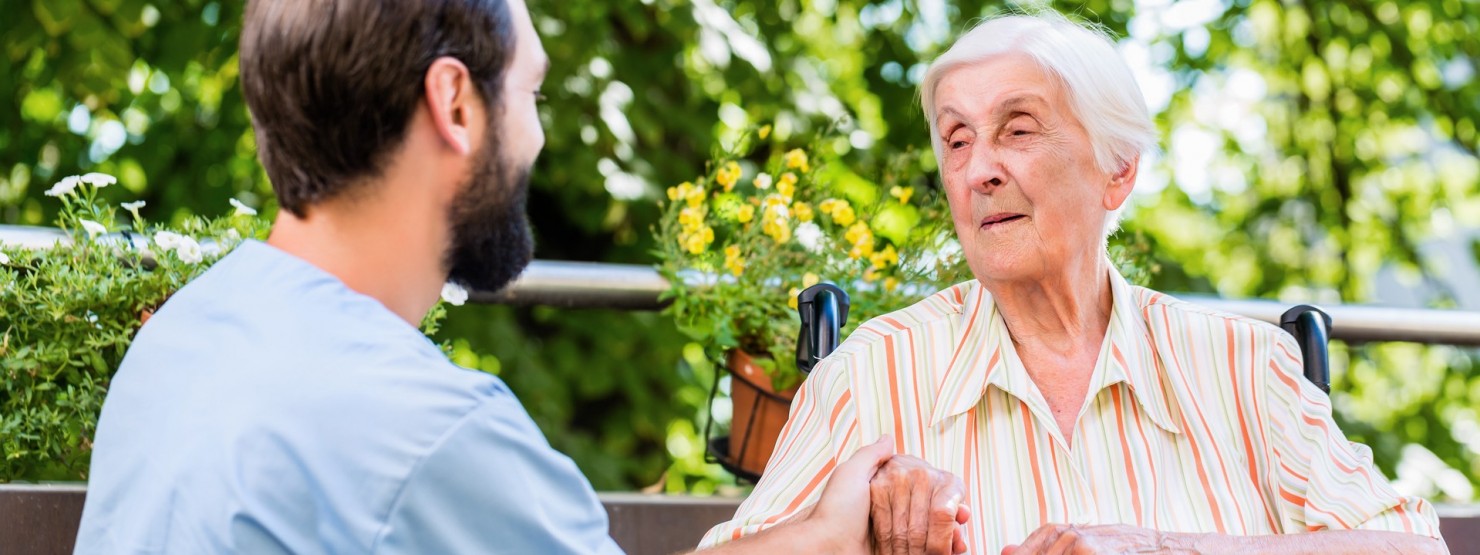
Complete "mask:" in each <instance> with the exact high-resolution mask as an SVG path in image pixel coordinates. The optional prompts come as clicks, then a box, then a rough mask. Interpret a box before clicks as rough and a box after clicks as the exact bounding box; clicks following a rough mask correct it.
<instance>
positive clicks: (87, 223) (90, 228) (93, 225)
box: [77, 219, 108, 237]
mask: <svg viewBox="0 0 1480 555" xmlns="http://www.w3.org/2000/svg"><path fill="white" fill-rule="evenodd" d="M77 223H80V224H82V229H84V230H87V236H88V237H97V236H98V234H99V233H107V232H108V228H106V227H103V224H100V223H98V222H95V221H92V220H82V219H79V220H77Z"/></svg>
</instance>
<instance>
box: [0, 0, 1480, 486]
mask: <svg viewBox="0 0 1480 555" xmlns="http://www.w3.org/2000/svg"><path fill="white" fill-rule="evenodd" d="M529 3H530V9H531V11H532V12H533V13H534V16H535V23H536V26H537V28H538V29H539V31H540V33H541V35H542V37H543V39H544V44H545V48H546V50H547V51H548V52H549V54H550V57H551V59H552V60H553V62H554V66H553V68H552V71H551V73H550V76H549V79H548V80H547V82H546V86H545V88H544V93H545V94H546V95H548V96H549V101H548V102H547V103H546V104H545V105H543V106H542V107H541V118H542V120H543V122H544V125H545V128H546V131H547V132H546V135H547V137H548V142H547V146H546V148H545V152H544V154H543V155H542V157H541V159H540V161H539V163H538V166H537V168H536V170H535V173H534V183H533V190H532V191H531V197H530V205H529V211H530V215H531V217H532V219H533V221H534V225H535V229H536V235H537V238H538V247H537V256H538V257H540V258H544V259H561V260H592V261H611V262H625V263H638V264H647V263H650V262H651V258H650V255H649V254H648V253H649V250H650V249H651V248H652V244H651V239H650V233H649V231H648V230H649V226H650V225H651V224H652V223H653V222H654V221H655V219H656V216H657V213H658V211H657V208H656V205H655V200H656V199H657V198H658V197H659V196H660V195H662V191H663V188H664V187H667V186H669V185H672V184H674V183H677V182H679V181H682V180H685V179H689V178H691V177H692V176H693V175H696V174H697V173H699V172H700V171H702V170H703V164H704V161H705V160H706V159H707V158H708V157H709V154H710V153H711V152H712V151H713V149H714V148H715V146H716V145H717V144H720V142H721V141H725V140H731V139H733V138H734V137H735V136H737V134H738V133H739V132H740V130H742V129H744V128H747V127H750V126H755V125H760V124H766V123H771V124H774V129H775V133H776V134H777V135H778V136H779V137H782V138H787V137H794V138H795V140H797V141H806V140H808V139H810V138H811V137H812V136H813V134H815V133H816V132H817V131H818V130H820V129H822V128H824V127H826V126H827V125H830V124H832V123H834V122H838V121H842V122H843V123H842V124H841V125H842V130H843V135H842V137H840V138H838V139H836V140H833V141H830V142H829V143H828V144H826V145H824V146H825V147H826V148H830V149H831V150H832V153H830V155H831V156H835V157H837V158H838V159H840V160H842V161H843V162H844V163H846V164H848V165H849V166H850V167H852V168H854V169H856V170H858V173H860V174H862V175H870V172H871V171H873V170H877V168H878V166H879V164H880V161H881V160H885V159H886V158H888V157H890V156H892V155H894V154H896V153H900V152H911V151H913V152H915V153H917V154H916V156H917V157H918V160H919V163H918V170H919V174H920V175H919V177H918V178H917V179H918V181H919V182H920V183H921V184H923V185H924V186H936V181H937V180H936V178H935V176H934V175H933V174H932V172H933V170H934V161H933V159H931V157H930V156H929V155H928V152H929V141H928V138H927V136H926V133H927V132H926V130H925V126H924V123H923V121H922V118H921V117H920V114H919V108H918V103H917V102H916V99H915V86H916V83H917V81H918V79H919V77H920V76H921V74H922V73H923V70H924V64H925V63H926V62H928V60H930V59H931V58H932V57H933V56H935V55H936V54H938V53H939V52H941V51H942V49H943V48H944V47H945V46H947V45H948V44H949V41H950V39H951V37H953V36H955V35H956V34H957V33H959V32H960V31H962V30H964V29H965V28H967V27H968V26H969V24H970V23H971V22H972V21H973V20H974V19H976V18H978V17H980V16H983V15H988V14H993V13H999V12H1002V11H1004V10H1010V9H1014V8H1020V7H1031V6H1036V5H1039V4H1011V3H1008V4H1003V3H998V2H982V1H976V0H918V1H915V0H910V1H905V0H880V1H870V0H640V1H639V0H621V1H610V0H560V1H554V0H530V2H529ZM1051 5H1052V6H1053V7H1055V8H1057V9H1059V10H1061V11H1063V12H1065V13H1068V14H1070V15H1071V16H1073V17H1076V18H1080V19H1084V20H1089V21H1094V22H1098V23H1100V24H1103V25H1104V26H1105V27H1106V28H1107V29H1108V30H1109V31H1110V32H1111V33H1113V34H1114V35H1115V36H1117V37H1118V38H1120V39H1121V47H1122V51H1123V54H1124V55H1125V57H1126V59H1127V60H1128V61H1129V62H1130V63H1131V65H1132V67H1133V68H1134V69H1135V70H1136V71H1137V74H1138V78H1139V80H1140V82H1141V84H1142V87H1143V89H1144V92H1145V94H1146V97H1147V99H1148V102H1149V103H1150V105H1151V107H1152V109H1153V111H1155V112H1156V113H1157V114H1158V116H1157V119H1158V123H1159V125H1160V127H1161V129H1162V131H1163V139H1164V140H1163V144H1162V152H1161V153H1160V154H1159V155H1154V156H1150V157H1148V158H1147V159H1146V160H1145V161H1144V162H1143V164H1142V167H1143V170H1142V177H1141V180H1140V183H1139V184H1138V191H1137V193H1136V195H1135V197H1134V206H1133V207H1132V209H1131V210H1130V212H1129V213H1128V218H1127V220H1126V224H1125V229H1126V232H1125V233H1127V234H1129V235H1133V236H1139V237H1140V238H1141V240H1142V241H1144V242H1145V243H1146V244H1148V245H1150V247H1151V251H1150V252H1151V259H1150V261H1149V262H1148V263H1147V264H1148V266H1149V268H1150V269H1152V270H1154V271H1153V272H1151V273H1150V275H1149V278H1148V280H1147V281H1148V282H1147V283H1146V285H1149V286H1151V287H1153V288H1157V289H1161V290H1164V291H1171V292H1196V293H1205V294H1216V295H1221V296H1226V297H1238V298H1243V297H1262V298H1273V299H1280V300H1283V301H1288V302H1291V303H1293V302H1296V301H1316V302H1324V303H1338V302H1342V303H1365V302H1386V303H1395V304H1402V305H1408V306H1433V307H1458V308H1467V309H1470V310H1477V309H1480V298H1477V297H1476V291H1480V274H1477V272H1476V271H1475V267H1476V264H1477V260H1480V232H1477V230H1480V133H1477V125H1480V80H1477V79H1476V76H1475V73H1476V69H1477V68H1476V67H1475V64H1476V61H1475V60H1477V59H1480V39H1477V38H1476V37H1477V36H1480V4H1477V3H1476V2H1473V1H1471V0H1424V1H1417V2H1402V3H1399V2H1393V1H1390V0H1342V1H1338V2H1302V1H1296V0H1288V1H1283V2H1281V1H1274V0H1232V1H1224V0H1190V1H1185V2H1176V3H1171V2H1169V1H1168V0H1111V1H1105V0H1097V1H1091V2H1085V3H1074V2H1055V3H1052V4H1051ZM241 10H242V6H241V4H240V3H239V2H233V1H225V2H221V1H210V0H172V1H168V2H161V1H157V0H155V1H149V0H0V14H5V16H4V18H3V20H0V48H3V52H0V79H4V82H3V83H0V223H6V224H28V225H45V224H46V223H47V222H50V221H52V218H53V217H54V215H55V211H56V209H57V205H56V203H55V202H52V201H51V199H47V198H45V197H43V196H42V194H41V192H42V191H44V190H45V189H46V188H47V187H49V186H50V184H51V183H53V182H54V181H55V180H57V179H58V178H59V177H61V176H66V175H71V174H75V173H82V172H86V171H102V172H108V173H112V174H114V175H117V176H118V177H119V182H120V184H121V186H120V187H113V188H109V189H107V190H105V191H104V192H105V193H106V194H107V195H111V196H112V200H114V201H115V202H117V201H130V200H136V199H143V200H147V201H148V206H147V207H146V208H145V209H144V215H145V217H147V218H150V219H152V220H165V221H179V220H182V219H184V218H185V217H187V216H188V215H191V214H202V215H210V216H214V215H218V214H222V213H225V212H226V211H227V210H228V209H229V207H228V204H227V199H228V198H232V197H235V198H239V199H242V200H244V201H246V202H247V203H248V204H250V205H253V206H257V207H260V208H262V209H264V210H265V215H267V216H271V214H272V212H273V211H274V209H275V207H274V202H273V199H272V195H271V189H270V187H269V186H268V183H267V180H266V177H265V175H264V174H263V172H262V170H261V169H260V167H259V166H258V164H257V161H256V158H255V150H254V145H253V138H252V134H251V131H250V122H249V119H248V115H247V112H246V108H245V106H244V104H243V102H242V98H241V94H240V91H239V89H238V87H237V83H236V76H237V59H236V43H237V33H238V29H239V26H240V19H241ZM1137 234H1138V235H1137ZM439 338H441V339H447V340H450V341H451V343H452V345H453V350H454V359H455V360H456V361H457V362H458V363H460V364H463V365H465V366H468V367H472V368H479V369H482V370H485V371H489V372H493V373H496V374H498V375H500V376H501V377H503V379H504V380H506V381H507V382H508V383H509V384H510V386H511V387H512V388H513V389H514V390H515V392H517V393H518V394H519V395H520V397H521V398H522V400H523V401H524V403H525V405H526V406H527V408H528V409H529V411H530V412H531V413H532V414H533V416H534V418H535V420H536V421H537V422H538V423H539V424H540V425H541V427H542V428H543V429H544V430H545V432H546V434H547V435H548V436H549V438H550V441H551V443H552V444H553V445H554V446H555V447H556V448H558V449H560V450H562V451H564V452H566V453H568V454H569V455H570V456H571V457H572V458H573V459H575V461H576V462H577V464H579V465H580V467H581V468H582V470H584V471H585V472H586V474H587V476H589V477H590V478H591V481H592V482H593V483H594V484H595V485H596V487H597V488H598V489H608V490H610V489H617V490H620V489H637V488H643V487H647V486H656V488H655V489H663V490H667V491H688V492H695V493H709V492H714V491H717V490H724V489H727V488H728V486H730V485H732V484H733V483H734V482H733V479H731V478H729V477H728V476H727V475H726V474H725V473H724V472H723V471H721V470H719V469H718V468H717V467H715V466H713V465H708V464H705V463H704V461H703V456H702V446H701V442H700V440H699V435H700V434H701V433H702V430H703V418H704V417H706V415H707V413H708V411H707V409H706V407H705V398H706V395H707V392H708V387H709V385H710V383H711V382H712V380H713V379H714V372H713V369H712V368H711V367H710V366H709V365H708V364H707V363H706V362H705V361H704V357H703V356H702V353H701V352H700V349H698V348H697V347H698V346H697V345H691V344H685V342H684V340H683V339H682V338H681V337H680V336H679V334H678V333H677V332H676V331H675V330H674V329H673V325H672V324H671V322H668V321H666V319H665V318H664V317H662V316H660V315H658V314H655V313H634V312H618V311H604V310H565V309H554V308H548V307H529V308H519V307H508V306H464V307H460V308H454V309H452V310H451V313H450V316H449V318H448V320H447V323H446V325H445V326H444V328H443V330H442V332H441V334H440V335H439ZM1333 355H1334V361H1333V366H1334V367H1333V374H1334V378H1335V384H1334V386H1333V388H1334V390H1335V391H1336V393H1335V394H1333V399H1334V403H1335V406H1336V408H1337V411H1338V419H1339V420H1340V421H1341V422H1342V424H1343V425H1344V427H1345V428H1346V430H1347V431H1348V434H1349V435H1350V436H1351V439H1353V440H1356V441H1361V442H1365V443H1367V444H1369V445H1371V446H1372V448H1373V450H1374V452H1375V455H1376V458H1377V461H1378V464H1379V465H1380V466H1381V467H1382V468H1383V470H1384V471H1385V472H1386V473H1387V474H1388V475H1389V476H1394V477H1396V478H1397V479H1398V481H1399V483H1400V484H1401V485H1402V487H1403V488H1405V489H1407V490H1409V491H1414V492H1417V493H1421V494H1425V495H1430V496H1434V497H1437V498H1439V499H1445V500H1454V501H1469V500H1471V499H1472V498H1473V497H1474V485H1475V484H1476V483H1477V481H1480V414H1477V410H1476V407H1475V400H1477V399H1480V370H1477V368H1476V364H1475V360H1476V359H1475V355H1476V353H1475V351H1473V350H1471V349H1460V348H1454V347H1445V346H1435V347H1428V346H1418V345H1413V344H1380V345H1361V346H1346V345H1340V344H1337V345H1333ZM494 470H495V469H490V471H494Z"/></svg>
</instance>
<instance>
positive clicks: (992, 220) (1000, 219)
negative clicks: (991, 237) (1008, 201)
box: [981, 214, 1027, 229]
mask: <svg viewBox="0 0 1480 555" xmlns="http://www.w3.org/2000/svg"><path fill="white" fill-rule="evenodd" d="M1026 217H1027V216H1024V215H1022V214H993V215H991V216H987V217H985V218H982V225H981V228H982V229H991V228H995V227H1001V226H1003V225H1007V224H1011V223H1013V222H1016V221H1018V220H1021V219H1023V218H1026Z"/></svg>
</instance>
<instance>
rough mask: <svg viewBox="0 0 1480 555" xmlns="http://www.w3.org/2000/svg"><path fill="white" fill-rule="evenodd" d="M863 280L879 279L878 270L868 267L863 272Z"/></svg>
mask: <svg viewBox="0 0 1480 555" xmlns="http://www.w3.org/2000/svg"><path fill="white" fill-rule="evenodd" d="M863 281H879V271H878V270H875V269H873V268H869V269H868V271H867V272H864V273H863Z"/></svg>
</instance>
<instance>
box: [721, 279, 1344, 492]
mask: <svg viewBox="0 0 1480 555" xmlns="http://www.w3.org/2000/svg"><path fill="white" fill-rule="evenodd" d="M797 313H798V315H799V316H801V320H802V325H801V330H800V332H799V334H800V335H799V336H798V337H797V355H796V357H797V358H796V362H797V368H798V369H800V370H801V371H802V374H804V375H806V374H810V373H811V372H812V368H814V367H815V366H817V364H818V363H820V362H822V359H824V358H826V357H827V355H829V354H831V353H832V352H833V351H834V350H835V349H837V348H838V344H839V343H841V342H842V340H843V338H842V332H843V326H844V325H846V324H847V323H848V293H847V292H846V291H843V289H842V288H841V287H838V286H837V285H834V284H831V283H818V284H816V285H813V286H811V287H808V288H807V289H806V290H805V291H802V292H801V293H800V294H798V295H797ZM1279 325H1280V328H1282V329H1284V330H1285V332H1286V333H1289V334H1290V335H1292V336H1294V337H1295V340H1296V343H1298V344H1299V345H1300V354H1301V358H1302V361H1301V362H1302V365H1303V366H1304V374H1305V379H1306V380H1308V381H1310V382H1311V383H1312V384H1315V386H1316V387H1318V388H1320V390H1321V391H1323V392H1325V393H1327V394H1330V393H1331V359H1330V354H1329V352H1328V350H1327V347H1328V345H1329V344H1330V341H1331V315H1330V314H1327V313H1326V312H1325V311H1323V310H1321V309H1319V308H1316V307H1314V306H1311V305H1305V304H1302V305H1296V306H1294V307H1291V308H1290V309H1289V310H1286V311H1285V312H1284V314H1282V315H1280V323H1279ZM718 384H719V380H718V379H716V380H715V386H716V387H717V386H718ZM713 401H714V392H713V391H711V392H710V402H711V404H712V403H713ZM751 414H757V413H756V412H755V411H752V412H751ZM746 429H754V426H750V427H747V428H746ZM729 442H730V436H719V437H710V436H709V425H708V424H706V425H705V443H706V447H707V453H706V457H705V458H706V459H707V460H708V461H709V462H713V463H718V464H719V465H720V466H721V467H723V468H724V469H725V470H728V471H729V472H730V473H732V474H734V475H735V476H736V477H737V478H740V479H742V480H746V481H749V482H752V483H754V482H758V481H760V475H759V474H757V473H754V472H749V471H746V470H743V469H741V468H739V465H737V464H735V462H734V461H733V460H731V459H729V458H728V457H727V456H726V455H725V453H727V452H728V446H729Z"/></svg>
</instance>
